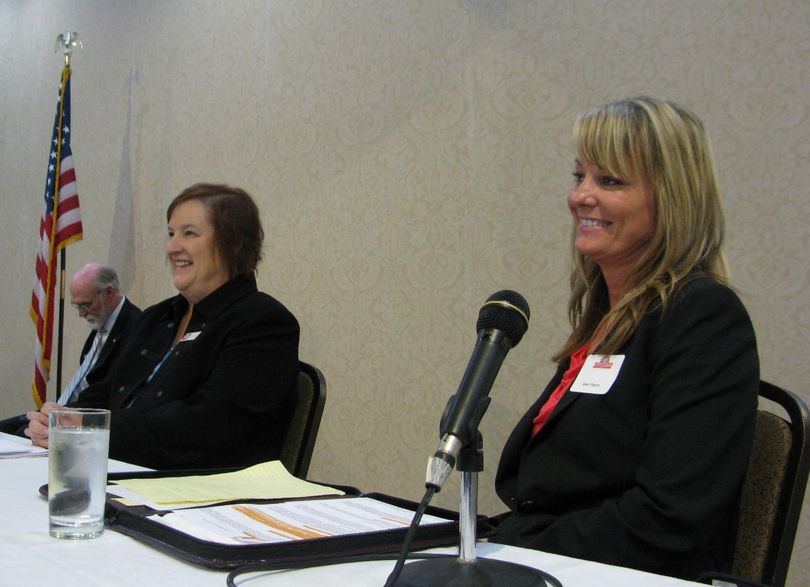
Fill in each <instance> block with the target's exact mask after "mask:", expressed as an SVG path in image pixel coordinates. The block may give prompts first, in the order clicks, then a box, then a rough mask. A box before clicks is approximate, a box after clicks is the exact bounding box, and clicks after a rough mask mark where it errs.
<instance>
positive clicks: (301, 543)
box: [105, 470, 495, 570]
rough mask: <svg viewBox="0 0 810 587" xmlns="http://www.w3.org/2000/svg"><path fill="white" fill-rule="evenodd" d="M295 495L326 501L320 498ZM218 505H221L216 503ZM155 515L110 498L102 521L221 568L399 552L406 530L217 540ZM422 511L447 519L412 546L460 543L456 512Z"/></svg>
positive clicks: (484, 526) (481, 531)
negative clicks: (262, 540) (246, 541)
mask: <svg viewBox="0 0 810 587" xmlns="http://www.w3.org/2000/svg"><path fill="white" fill-rule="evenodd" d="M222 472H224V471H223V470H216V471H211V470H207V471H199V470H196V471H173V472H170V471H145V472H137V473H112V474H109V475H108V476H107V479H108V482H114V481H115V480H116V479H135V478H155V477H167V476H186V475H201V474H215V473H222ZM322 485H329V486H330V487H334V488H336V489H340V490H342V491H344V492H345V495H344V496H334V497H330V499H352V498H354V497H359V496H363V497H370V498H373V499H376V500H378V501H382V502H385V503H388V504H391V505H395V506H399V507H402V508H405V509H408V510H410V511H413V512H415V511H416V509H417V507H418V505H419V504H417V503H415V502H413V501H409V500H405V499H401V498H398V497H393V496H389V495H384V494H381V493H361V492H360V491H359V490H357V489H355V488H353V487H346V486H342V485H332V484H322ZM295 499H296V500H299V499H324V497H323V496H320V497H316V498H295ZM284 501H290V500H285V499H281V500H278V499H276V500H258V499H257V500H244V501H239V502H227V503H230V504H233V503H279V502H284ZM216 505H225V504H223V503H218V504H216ZM200 507H210V506H200ZM156 513H160V512H156V511H155V510H153V509H151V508H149V507H146V506H135V507H131V506H125V505H123V504H121V503H120V502H118V501H116V500H114V499H112V498H110V497H109V496H108V499H107V506H106V511H105V524H106V525H107V526H108V528H109V529H111V530H115V531H116V532H120V533H121V534H126V535H127V536H130V537H132V538H134V539H136V540H138V541H140V542H143V543H145V544H148V545H149V546H152V547H154V548H157V549H158V550H160V551H161V552H164V553H166V554H169V555H172V556H174V557H176V558H179V559H182V560H185V561H187V562H190V563H194V564H197V565H200V566H203V567H208V568H213V569H223V570H227V569H234V568H236V567H241V566H244V565H249V564H255V563H258V562H271V563H273V562H275V563H278V564H284V563H287V564H289V563H293V562H301V563H305V562H307V561H313V562H314V561H317V560H321V559H324V558H334V557H344V556H357V555H364V554H383V553H398V552H399V550H400V548H401V547H402V542H403V540H404V538H405V533H406V532H407V528H402V529H393V530H382V531H375V532H366V533H361V534H349V535H343V536H332V537H326V538H308V539H303V540H294V541H288V542H278V543H272V544H241V545H235V544H221V543H218V542H211V541H207V540H202V539H200V538H196V537H193V536H191V535H189V534H185V533H183V532H180V531H179V530H175V529H174V528H170V527H168V526H165V525H163V524H161V523H159V522H155V521H153V520H151V519H150V518H149V516H153V515H155V514H156ZM425 513H427V514H431V515H434V516H438V517H440V518H446V519H447V523H439V524H432V525H428V526H420V527H419V528H418V529H417V532H416V537H415V539H414V544H413V547H412V550H418V549H424V548H432V547H436V546H450V545H453V544H458V536H459V527H458V513H456V512H453V511H450V510H445V509H442V508H435V507H428V508H427V510H426V512H425ZM494 530H495V529H494V526H492V525H491V524H490V523H489V521H488V519H487V518H486V517H483V516H479V518H478V522H477V528H476V532H477V535H478V537H479V538H483V537H487V536H491V535H492V534H494Z"/></svg>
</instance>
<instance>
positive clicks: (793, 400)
mask: <svg viewBox="0 0 810 587" xmlns="http://www.w3.org/2000/svg"><path fill="white" fill-rule="evenodd" d="M759 395H760V397H763V398H765V399H768V400H770V401H772V402H775V403H776V404H778V405H779V406H781V407H782V409H783V410H784V411H785V412H786V414H787V419H785V418H783V417H781V416H778V415H776V414H775V413H772V412H769V411H766V410H764V409H761V408H760V409H759V410H758V411H757V420H756V426H755V429H754V444H753V449H752V452H751V458H750V460H749V464H748V472H747V473H746V476H745V481H744V482H743V487H742V494H741V497H740V515H739V520H738V525H737V539H736V543H735V551H734V558H733V566H732V574H733V575H736V576H738V577H745V578H748V579H751V580H753V581H756V582H759V583H765V584H767V585H771V586H772V587H784V585H785V579H786V577H787V571H788V565H789V564H790V555H791V552H792V551H793V541H794V539H795V537H796V528H797V526H798V523H799V515H800V513H801V508H802V500H803V498H804V492H805V487H806V486H807V476H808V471H810V451H808V446H807V442H808V437H810V423H809V422H810V418H809V417H808V410H807V405H806V404H805V403H804V402H803V401H802V399H801V398H799V397H798V396H796V395H795V394H793V393H791V392H789V391H787V390H784V389H782V388H780V387H777V386H775V385H772V384H770V383H768V382H766V381H762V382H761V383H760V390H759Z"/></svg>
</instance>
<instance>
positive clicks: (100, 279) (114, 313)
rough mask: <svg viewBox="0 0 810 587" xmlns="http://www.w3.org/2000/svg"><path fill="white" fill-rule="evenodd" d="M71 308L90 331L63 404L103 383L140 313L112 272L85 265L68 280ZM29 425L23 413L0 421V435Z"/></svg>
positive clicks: (17, 430)
mask: <svg viewBox="0 0 810 587" xmlns="http://www.w3.org/2000/svg"><path fill="white" fill-rule="evenodd" d="M70 305H71V306H73V307H74V308H76V310H78V312H79V316H80V317H81V318H84V319H85V320H86V321H87V323H88V324H89V326H90V328H91V332H90V335H89V336H88V337H87V340H86V341H85V342H84V347H83V348H82V354H81V359H80V361H81V362H80V365H79V369H78V370H77V371H76V373H74V374H73V377H71V379H70V381H69V382H68V384H67V385H66V386H65V388H64V390H63V391H62V395H61V396H59V403H60V404H62V405H64V404H67V403H68V402H70V401H75V400H76V399H78V397H79V395H80V394H81V392H82V391H84V389H85V388H86V387H87V386H88V385H89V384H91V383H94V382H96V381H101V380H103V379H104V378H105V377H106V376H107V373H108V372H109V370H110V367H111V366H112V364H113V363H114V362H115V358H116V356H117V354H118V351H119V350H120V349H121V347H122V346H123V343H124V339H125V338H126V336H127V335H128V334H129V332H130V330H131V327H132V325H133V324H134V323H135V321H136V320H137V319H138V317H139V316H140V315H141V310H140V308H138V307H137V306H136V305H135V304H133V303H132V302H130V301H129V300H128V299H127V298H126V296H125V295H124V294H123V293H122V292H121V289H120V284H119V281H118V274H117V273H116V272H115V269H113V268H112V267H109V266H107V265H102V264H100V263H88V264H87V265H85V266H84V267H82V268H81V269H79V270H78V271H77V272H76V274H75V275H74V276H73V278H72V279H71V280H70ZM27 426H28V418H26V417H25V414H23V415H20V416H14V417H12V418H7V419H5V420H0V432H8V433H9V434H17V435H18V436H23V434H22V431H23V430H24V429H25V428H26V427H27Z"/></svg>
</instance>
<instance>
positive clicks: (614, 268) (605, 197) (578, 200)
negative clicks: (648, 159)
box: [568, 159, 655, 275]
mask: <svg viewBox="0 0 810 587" xmlns="http://www.w3.org/2000/svg"><path fill="white" fill-rule="evenodd" d="M573 175H574V185H573V187H572V188H571V191H570V193H569V194H568V208H569V209H570V210H571V215H572V216H573V219H574V224H575V229H576V235H575V238H574V246H575V247H576V249H577V251H579V252H580V253H582V254H583V255H585V256H587V257H590V258H591V259H593V261H594V262H595V263H596V264H597V265H599V267H600V268H601V269H602V273H603V274H607V273H611V272H617V273H618V274H623V275H628V274H629V273H630V272H631V271H632V269H633V268H634V267H635V264H636V263H637V262H638V260H639V259H640V258H641V256H642V254H643V253H644V250H645V246H646V245H647V243H648V242H649V241H650V238H651V237H652V235H653V231H654V227H655V211H654V208H655V202H654V198H653V189H652V185H651V184H650V182H649V180H647V178H646V177H637V178H632V179H624V178H617V177H614V176H612V175H611V174H610V173H608V172H607V171H605V170H604V169H602V168H601V167H599V166H598V165H596V164H595V163H592V162H589V161H580V160H579V159H576V160H575V161H574V173H573Z"/></svg>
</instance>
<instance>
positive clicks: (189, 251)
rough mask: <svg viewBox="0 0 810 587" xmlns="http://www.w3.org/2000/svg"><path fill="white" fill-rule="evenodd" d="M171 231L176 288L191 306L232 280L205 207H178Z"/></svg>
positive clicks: (169, 246)
mask: <svg viewBox="0 0 810 587" xmlns="http://www.w3.org/2000/svg"><path fill="white" fill-rule="evenodd" d="M168 232H169V242H168V243H167V245H166V256H167V258H168V259H169V265H170V267H171V271H172V276H173V277H174V286H175V287H176V288H177V291H179V292H180V293H181V294H182V295H183V297H185V298H186V299H187V300H188V301H189V302H190V303H192V304H196V303H197V302H199V301H200V300H203V299H204V298H206V297H207V296H208V295H209V294H211V293H213V292H214V291H216V290H217V289H218V288H219V287H221V286H222V285H224V284H225V283H226V282H227V281H228V280H229V279H230V271H229V269H228V267H226V266H225V263H224V260H223V259H222V256H221V255H220V254H219V253H218V251H217V247H216V241H215V238H214V227H213V225H212V224H211V221H210V220H209V218H208V210H207V208H206V207H205V204H203V203H202V202H200V201H199V200H188V201H186V202H183V203H182V204H180V205H178V206H177V207H176V208H175V209H174V211H173V212H172V216H171V218H170V219H169V227H168Z"/></svg>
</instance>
